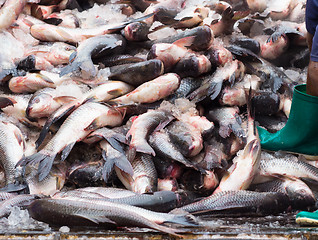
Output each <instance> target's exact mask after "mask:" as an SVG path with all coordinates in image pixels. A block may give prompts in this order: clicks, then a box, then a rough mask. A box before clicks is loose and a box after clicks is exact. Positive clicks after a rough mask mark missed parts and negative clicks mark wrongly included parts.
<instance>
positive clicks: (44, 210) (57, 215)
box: [28, 198, 196, 236]
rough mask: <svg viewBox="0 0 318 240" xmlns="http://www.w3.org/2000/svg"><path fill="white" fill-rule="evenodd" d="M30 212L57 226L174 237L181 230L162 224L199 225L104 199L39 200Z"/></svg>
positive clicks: (170, 215)
mask: <svg viewBox="0 0 318 240" xmlns="http://www.w3.org/2000/svg"><path fill="white" fill-rule="evenodd" d="M28 211H29V213H30V215H31V216H32V218H34V219H37V220H39V221H44V222H48V223H51V224H57V225H65V224H67V225H69V226H70V225H73V226H80V225H83V224H84V225H92V224H94V225H96V224H98V223H101V224H104V226H105V225H106V226H108V227H111V228H114V227H116V226H127V225H130V226H139V227H148V228H152V229H156V230H158V231H161V232H166V233H169V234H173V235H177V234H176V232H177V231H178V230H176V229H173V228H170V227H165V226H161V225H159V224H162V223H165V222H171V223H179V224H181V225H184V226H196V224H195V223H194V220H193V219H192V218H191V217H190V216H188V215H180V214H179V215H176V214H168V213H157V212H153V211H149V210H146V209H142V208H139V207H134V206H129V205H126V204H119V203H112V202H107V201H101V200H86V199H78V198H76V199H74V200H71V199H40V200H37V201H35V202H34V203H32V204H31V205H30V206H29V208H28ZM44 216H45V217H44ZM48 216H50V217H48ZM53 216H54V217H53ZM178 236H179V235H178Z"/></svg>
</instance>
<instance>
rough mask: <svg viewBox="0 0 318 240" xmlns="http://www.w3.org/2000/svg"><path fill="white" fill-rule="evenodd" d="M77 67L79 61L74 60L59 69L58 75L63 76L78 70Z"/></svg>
mask: <svg viewBox="0 0 318 240" xmlns="http://www.w3.org/2000/svg"><path fill="white" fill-rule="evenodd" d="M79 67H80V63H78V62H76V61H75V60H74V61H73V62H71V63H70V64H69V65H67V66H65V67H64V68H62V69H61V71H60V74H59V76H60V77H63V76H64V75H66V74H69V73H71V72H76V71H78V70H79Z"/></svg>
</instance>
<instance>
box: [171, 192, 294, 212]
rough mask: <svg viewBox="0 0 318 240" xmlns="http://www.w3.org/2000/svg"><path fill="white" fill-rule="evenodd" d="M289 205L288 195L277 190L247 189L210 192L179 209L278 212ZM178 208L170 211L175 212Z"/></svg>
mask: <svg viewBox="0 0 318 240" xmlns="http://www.w3.org/2000/svg"><path fill="white" fill-rule="evenodd" d="M288 206H289V199H288V197H287V196H286V195H285V194H283V193H279V192H254V191H247V190H236V191H234V190H232V191H222V192H219V193H215V194H212V195H211V196H209V197H206V198H203V199H202V200H199V201H197V202H194V203H190V204H188V205H185V206H183V207H181V208H180V209H182V210H184V211H187V212H189V213H192V214H207V213H209V214H211V213H217V212H220V211H227V212H231V211H236V212H239V213H241V214H243V213H244V212H245V213H251V212H256V213H263V214H266V213H271V214H273V213H275V212H276V213H278V212H281V211H283V210H285V209H287V208H288ZM177 210H178V209H176V210H173V211H172V212H174V211H175V212H177Z"/></svg>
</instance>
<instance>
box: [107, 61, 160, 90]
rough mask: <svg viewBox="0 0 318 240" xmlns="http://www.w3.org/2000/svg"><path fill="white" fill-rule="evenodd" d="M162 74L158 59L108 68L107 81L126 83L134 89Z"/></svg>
mask: <svg viewBox="0 0 318 240" xmlns="http://www.w3.org/2000/svg"><path fill="white" fill-rule="evenodd" d="M163 72H164V67H163V63H162V62H161V61H160V60H158V59H153V60H148V61H143V62H140V63H132V64H123V65H118V66H114V67H110V75H109V76H108V78H109V79H116V80H121V81H123V82H126V83H128V84H130V85H132V86H134V87H138V86H139V85H141V84H143V83H145V82H148V81H150V80H153V79H155V78H157V77H159V76H160V75H162V74H163Z"/></svg>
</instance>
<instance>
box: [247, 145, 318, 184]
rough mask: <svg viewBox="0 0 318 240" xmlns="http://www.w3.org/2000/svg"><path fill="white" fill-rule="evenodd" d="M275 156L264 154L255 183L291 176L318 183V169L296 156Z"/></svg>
mask: <svg viewBox="0 0 318 240" xmlns="http://www.w3.org/2000/svg"><path fill="white" fill-rule="evenodd" d="M287 156H289V157H288V158H286V156H284V155H283V156H279V155H277V156H275V155H272V154H270V153H267V152H264V151H263V152H262V156H261V159H260V165H259V169H258V174H257V176H256V178H255V180H254V181H253V183H260V182H262V179H261V177H262V176H264V177H272V176H282V175H283V176H290V177H295V178H299V179H301V180H303V181H313V182H318V168H316V167H314V166H312V165H310V164H309V163H307V162H305V161H302V160H301V159H298V158H297V157H295V156H294V155H287Z"/></svg>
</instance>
